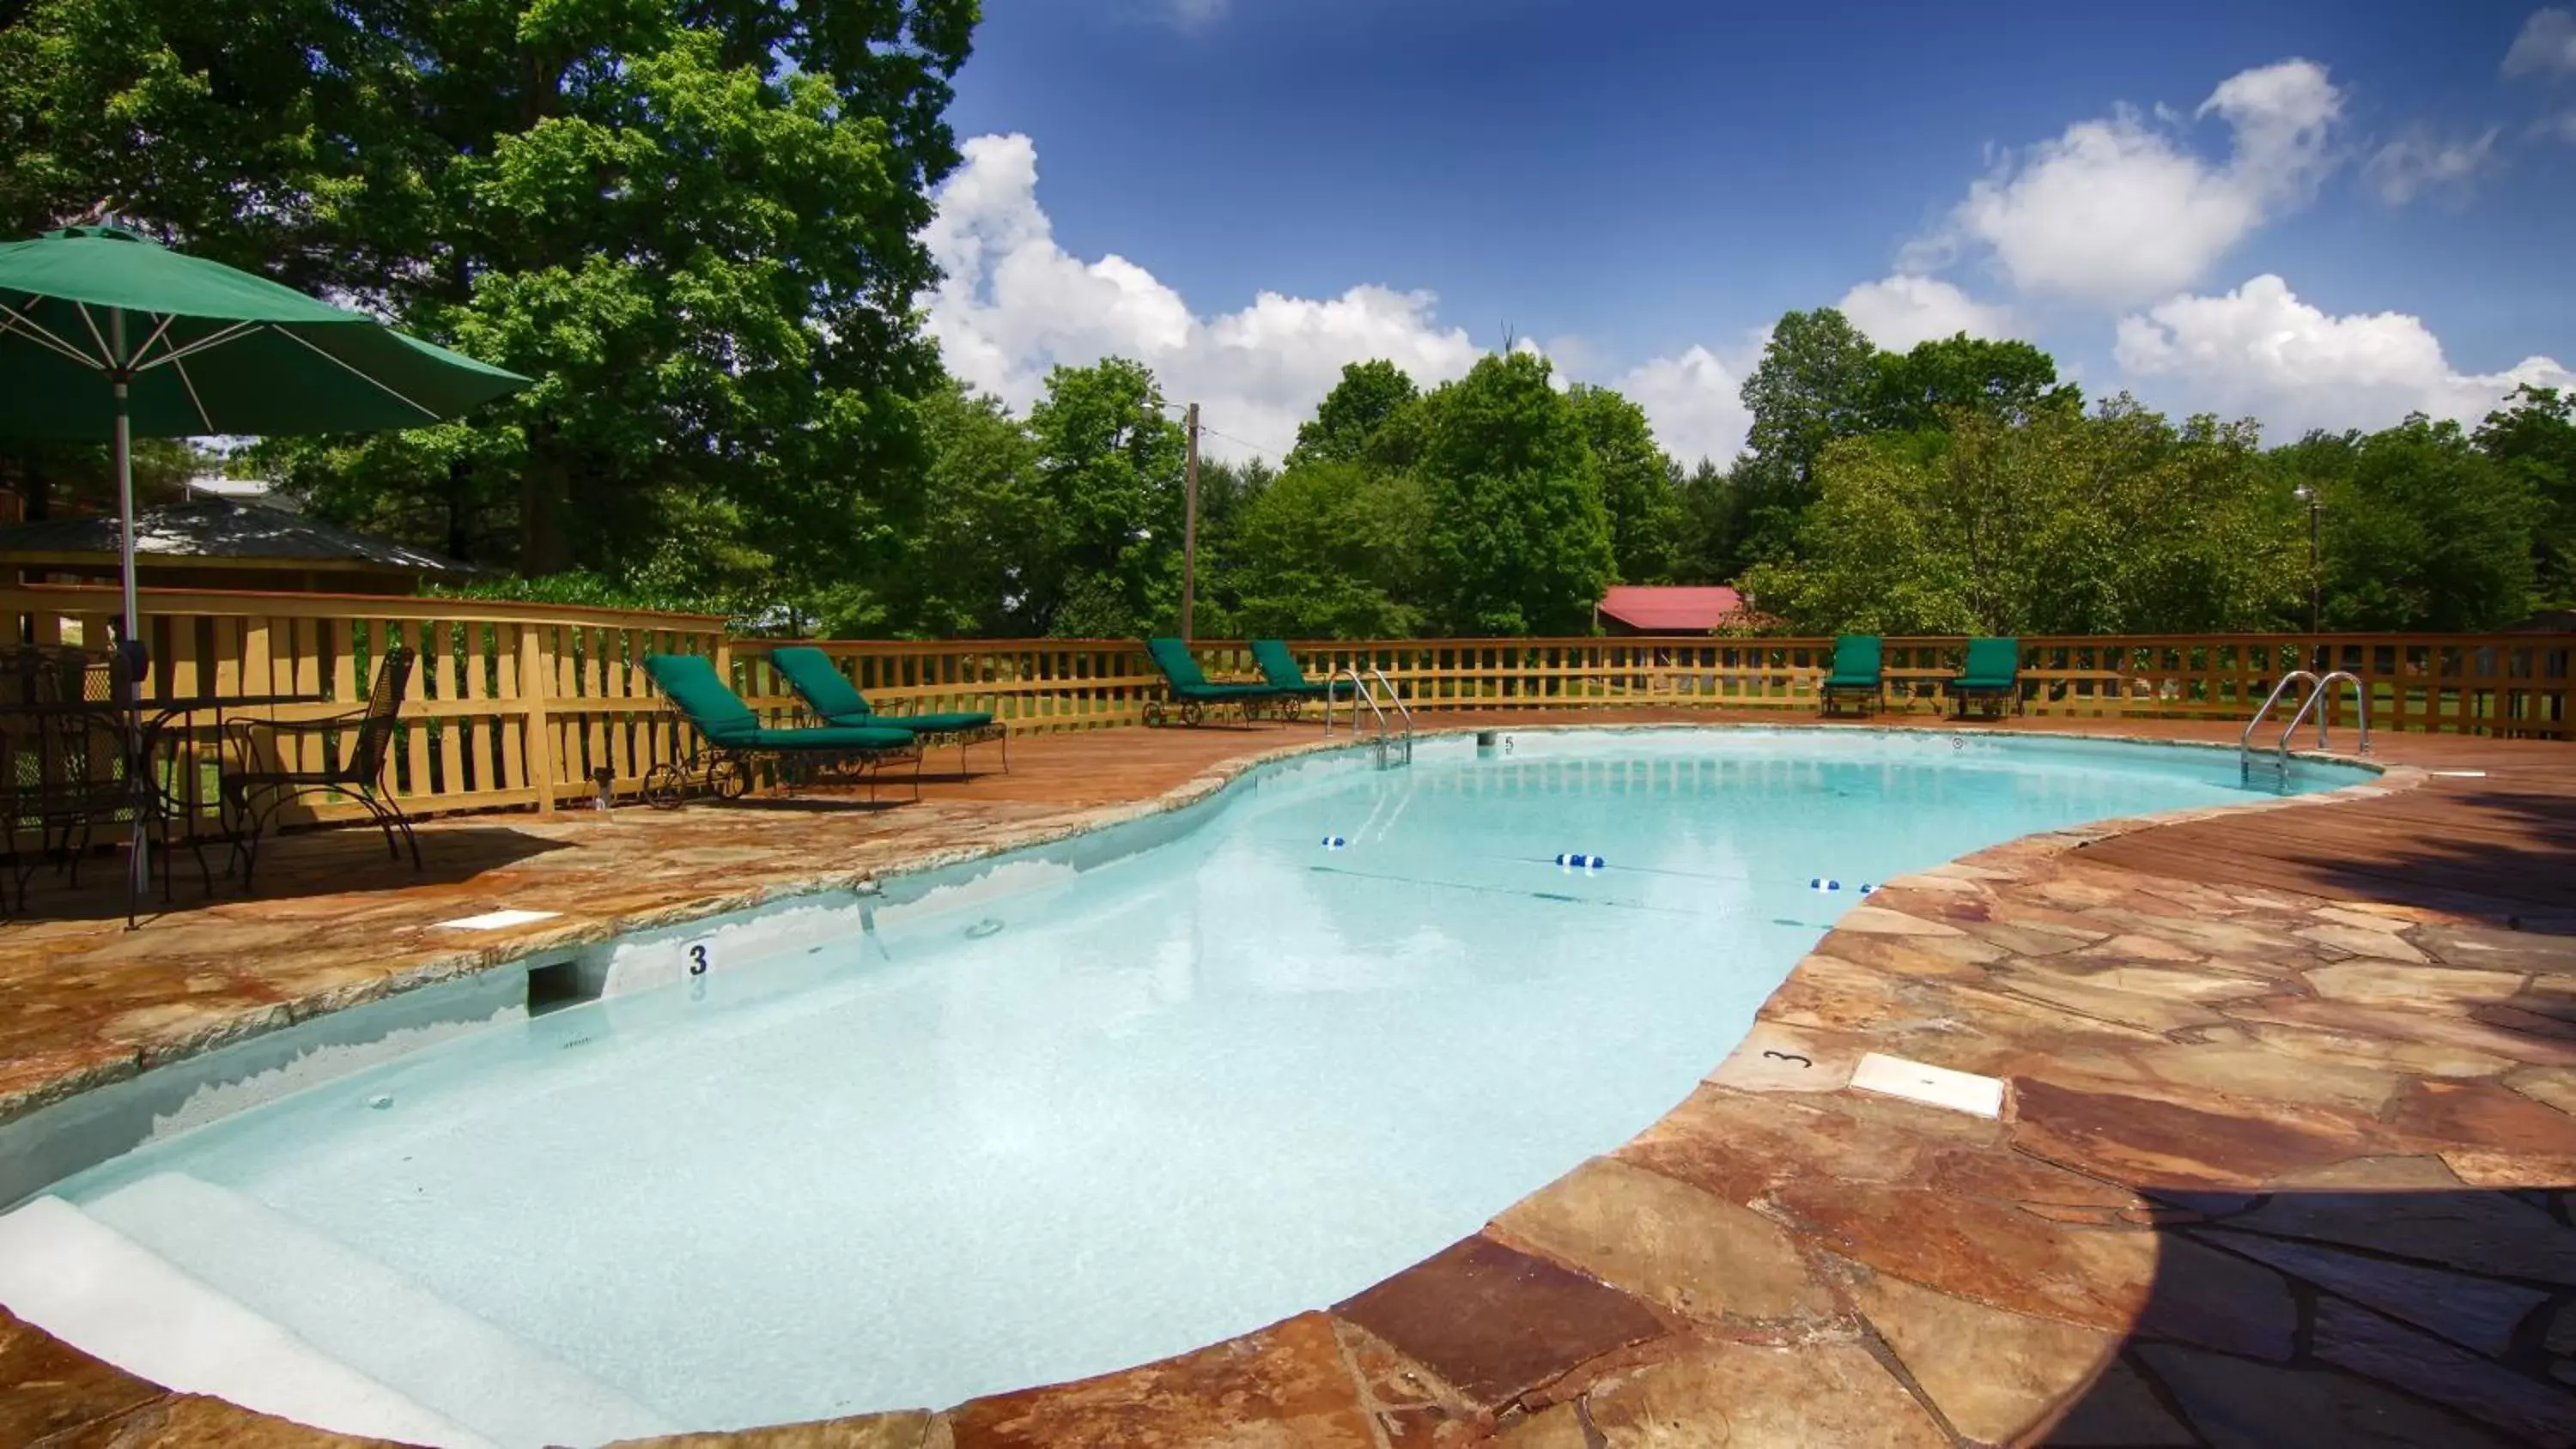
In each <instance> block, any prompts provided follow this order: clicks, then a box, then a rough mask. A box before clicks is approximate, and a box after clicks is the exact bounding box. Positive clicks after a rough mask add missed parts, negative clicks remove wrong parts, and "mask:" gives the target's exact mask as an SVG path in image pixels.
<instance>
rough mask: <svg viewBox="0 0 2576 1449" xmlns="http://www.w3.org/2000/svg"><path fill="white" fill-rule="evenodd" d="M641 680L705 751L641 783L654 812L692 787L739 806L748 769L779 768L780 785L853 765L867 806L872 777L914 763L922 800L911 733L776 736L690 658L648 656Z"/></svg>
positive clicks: (859, 729) (882, 729) (710, 669)
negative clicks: (648, 679)
mask: <svg viewBox="0 0 2576 1449" xmlns="http://www.w3.org/2000/svg"><path fill="white" fill-rule="evenodd" d="M644 672H645V673H647V674H650V675H652V676H653V683H654V684H656V685H658V686H660V688H661V690H662V699H663V702H664V703H665V704H667V705H669V706H670V708H671V709H672V710H674V711H675V712H677V713H678V715H679V716H680V717H681V718H683V719H685V720H687V721H688V722H689V726H690V727H691V728H692V729H694V730H696V731H697V733H698V738H699V740H700V741H702V742H703V745H698V744H693V745H691V746H690V748H689V753H688V754H687V755H686V756H685V757H684V758H682V759H680V760H677V761H672V762H667V763H664V764H659V765H655V766H654V767H653V768H652V769H651V770H650V771H648V772H647V773H646V774H645V776H644V800H645V803H647V804H649V805H652V806H654V807H656V808H658V809H663V810H675V809H678V808H679V804H680V799H681V797H682V796H683V795H684V794H686V793H687V791H688V789H689V787H690V786H691V785H692V784H697V785H701V786H704V787H705V788H706V789H707V790H708V791H709V793H711V794H714V795H715V796H717V797H718V798H720V799H727V800H731V799H738V798H740V797H741V796H742V795H743V794H744V793H746V792H747V791H749V790H750V789H751V766H752V764H753V763H754V762H755V761H758V760H762V759H767V760H771V761H774V762H776V763H777V764H778V765H779V766H780V767H781V768H780V771H779V774H780V778H781V780H782V781H785V780H789V779H792V778H793V775H794V771H793V770H792V769H791V768H790V767H791V766H792V765H794V764H798V763H813V764H822V765H832V764H844V763H854V764H856V765H857V766H858V768H859V772H860V773H861V774H862V775H865V776H867V778H868V798H869V799H871V800H873V799H875V798H876V776H877V775H878V774H880V773H882V772H883V770H884V768H885V766H886V765H888V764H891V763H895V762H899V761H902V760H907V759H908V760H910V761H912V798H914V799H916V800H918V799H920V798H921V741H920V740H919V739H917V738H916V737H915V736H914V735H913V733H912V731H910V730H907V729H897V728H894V727H893V726H890V725H866V726H853V725H821V726H817V727H814V728H810V729H775V728H772V727H770V726H767V725H764V724H762V723H761V722H760V716H759V715H756V714H754V713H752V711H751V706H750V705H747V704H745V703H743V702H742V696H740V695H738V694H736V693H734V692H733V690H732V688H731V687H730V686H728V685H727V684H726V683H725V682H724V681H723V680H722V679H719V678H717V677H716V671H715V666H714V665H712V664H709V663H708V662H707V661H706V660H705V659H704V658H702V657H700V656H698V655H695V654H647V655H645V656H644Z"/></svg>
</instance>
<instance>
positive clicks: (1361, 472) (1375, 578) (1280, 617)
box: [1238, 463, 1431, 639]
mask: <svg viewBox="0 0 2576 1449" xmlns="http://www.w3.org/2000/svg"><path fill="white" fill-rule="evenodd" d="M1430 523H1431V511H1430V500H1429V499H1428V498H1427V497H1426V496H1425V494H1424V490H1423V487H1422V485H1421V483H1420V482H1419V481H1418V480H1416V479H1415V478H1413V477H1412V476H1411V475H1409V474H1404V473H1392V472H1386V471H1383V470H1380V469H1374V468H1369V467H1367V466H1365V465H1362V464H1359V463H1313V464H1302V465H1300V466H1298V467H1294V468H1291V469H1289V470H1288V471H1287V472H1285V473H1282V474H1280V475H1279V477H1278V479H1277V481H1275V482H1273V483H1272V484H1271V485H1270V486H1269V487H1268V488H1267V489H1265V490H1263V491H1262V493H1261V494H1260V495H1259V496H1258V497H1256V498H1254V499H1253V501H1252V504H1251V506H1250V507H1249V508H1248V509H1247V510H1246V512H1245V514H1244V517H1243V520H1242V543H1243V555H1242V563H1241V566H1240V572H1239V587H1240V591H1241V602H1240V605H1239V609H1240V613H1239V615H1238V619H1239V626H1240V627H1241V628H1242V629H1243V630H1244V631H1245V632H1247V633H1251V634H1255V635H1263V636H1275V637H1282V638H1334V639H1370V638H1378V639H1383V638H1390V637H1401V636H1404V635H1407V634H1411V633H1413V632H1414V631H1415V630H1417V629H1418V628H1419V627H1420V626H1421V624H1422V613H1421V611H1420V609H1418V608H1416V607H1415V606H1414V605H1413V604H1411V603H1410V602H1408V600H1409V599H1410V598H1411V597H1413V595H1414V593H1415V591H1416V590H1417V589H1418V588H1419V586H1420V578H1421V571H1422V539H1423V537H1424V535H1425V534H1426V533H1427V532H1428V531H1429V528H1430Z"/></svg>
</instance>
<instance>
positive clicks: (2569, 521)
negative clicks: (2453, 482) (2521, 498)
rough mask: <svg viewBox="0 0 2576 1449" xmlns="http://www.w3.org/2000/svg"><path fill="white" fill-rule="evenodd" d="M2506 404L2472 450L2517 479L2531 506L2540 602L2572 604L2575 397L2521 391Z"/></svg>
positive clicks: (2575, 584) (2575, 600)
mask: <svg viewBox="0 0 2576 1449" xmlns="http://www.w3.org/2000/svg"><path fill="white" fill-rule="evenodd" d="M2510 401H2511V406H2509V407H2505V408H2502V409H2499V410H2497V411H2495V412H2491V413H2489V414H2487V417H2486V421H2485V422H2483V423H2481V424H2479V425H2478V431H2477V436H2476V439H2475V441H2476V443H2477V446H2478V451H2479V452H2481V453H2484V454H2486V455H2487V456H2488V457H2489V458H2492V459H2494V460H2495V461H2496V463H2497V464H2499V465H2500V466H2502V467H2504V468H2505V469H2507V470H2508V471H2510V472H2512V473H2513V474H2515V475H2516V476H2518V477H2520V478H2521V479H2522V480H2523V481H2524V482H2525V483H2526V484H2528V485H2529V486H2530V488H2531V491H2532V495H2533V497H2534V499H2535V500H2536V502H2537V505H2538V513H2537V514H2536V515H2535V517H2534V520H2533V525H2532V565H2533V570H2534V579H2533V588H2534V590H2535V591H2536V593H2537V595H2538V597H2539V599H2540V601H2542V602H2544V603H2547V604H2549V605H2551V606H2554V607H2558V608H2565V607H2568V606H2570V605H2576V392H2568V393H2562V392H2560V391H2558V390H2557V389H2555V388H2546V387H2530V386H2524V387H2520V388H2517V389H2515V390H2514V394H2513V397H2512V398H2511V400H2510Z"/></svg>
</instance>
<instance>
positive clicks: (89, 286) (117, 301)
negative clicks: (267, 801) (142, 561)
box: [0, 226, 528, 870]
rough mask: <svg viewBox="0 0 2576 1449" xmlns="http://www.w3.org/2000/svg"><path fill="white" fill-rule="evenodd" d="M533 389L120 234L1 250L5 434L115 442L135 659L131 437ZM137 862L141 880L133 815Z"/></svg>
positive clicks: (81, 231) (302, 424)
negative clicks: (526, 388)
mask: <svg viewBox="0 0 2576 1449" xmlns="http://www.w3.org/2000/svg"><path fill="white" fill-rule="evenodd" d="M527 383H528V380H527V379H526V378H524V377H521V376H519V375H518V374H517V373H514V372H505V371H503V370H502V369H500V368H497V367H493V366H491V365H490V364H488V363H482V362H477V361H475V360H474V359H473V358H470V357H466V356H464V355H462V354H460V353H454V352H450V351H448V350H447V349H445V348H443V347H434V346H432V345H430V344H429V343H426V342H422V341H420V340H418V339H417V338H412V337H406V336H404V335H403V334H401V333H399V332H396V331H394V330H393V329H392V328H390V327H387V326H385V325H384V324H382V323H380V322H378V321H376V320H375V319H374V318H372V317H367V316H363V315H361V314H359V313H356V312H350V311H344V310H343V309H341V308H338V307H334V306H332V305H330V304H329V303H327V302H320V301H316V300H314V299H313V298H311V297H307V296H305V295H304V294H303V293H301V292H298V291H295V290H293V289H292V288H288V287H281V286H279V285H278V284H276V283H275V282H271V281H267V280H265V279H263V278H260V277H254V276H252V275H251V274H249V273H248V272H243V271H237V270H235V269H233V268H231V267H227V266H224V265H222V264H221V263H219V262H210V261H207V260H205V259H204V258H202V257H191V256H186V255H183V254H181V253H179V252H174V251H171V250H169V249H168V248H166V247H161V246H157V245H155V244H153V243H151V242H149V241H146V240H144V239H143V238H142V237H139V236H136V235H135V234H134V233H132V232H130V231H124V230H121V229H119V228H116V227H108V226H75V227H65V228H64V229H62V230H60V231H54V232H48V233H46V234H45V235H43V236H41V237H38V238H36V239H35V240H33V241H22V242H9V243H5V244H0V436H17V437H31V438H87V439H95V440H99V441H104V442H109V443H111V444H113V446H114V449H115V454H116V504H117V516H118V522H119V525H120V526H119V530H118V531H119V534H120V536H121V537H122V539H123V548H122V552H123V562H124V584H125V599H124V605H125V638H126V640H127V647H131V645H132V641H134V640H136V639H139V638H140V637H141V633H140V628H139V626H140V622H141V621H140V620H139V618H138V617H137V611H136V607H135V597H134V460H133V449H132V438H133V436H134V435H135V434H137V433H140V434H142V435H144V436H146V437H164V438H168V437H187V436H192V435H200V434H260V433H348V432H370V431H374V430H377V429H382V428H407V427H417V426H419V425H421V424H423V423H434V422H438V421H441V420H443V419H447V418H452V417H455V416H456V415H458V414H460V413H463V412H465V411H467V410H469V409H471V408H473V407H475V406H477V405H479V404H481V403H485V402H489V401H490V400H492V399H493V398H496V397H500V396H502V395H503V394H505V393H509V392H512V391H515V390H517V389H519V388H522V387H525V386H527ZM133 858H134V860H135V861H136V862H138V867H137V868H138V870H139V869H140V868H141V867H140V865H139V863H140V862H141V861H142V859H143V826H142V822H141V820H140V819H139V818H138V819H137V821H136V823H135V841H134V857H133Z"/></svg>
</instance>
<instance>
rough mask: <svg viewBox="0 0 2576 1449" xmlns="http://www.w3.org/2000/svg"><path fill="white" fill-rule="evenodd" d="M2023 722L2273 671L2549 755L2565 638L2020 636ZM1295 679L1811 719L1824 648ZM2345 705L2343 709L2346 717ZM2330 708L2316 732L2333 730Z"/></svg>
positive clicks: (1675, 645) (1323, 664) (1921, 681)
mask: <svg viewBox="0 0 2576 1449" xmlns="http://www.w3.org/2000/svg"><path fill="white" fill-rule="evenodd" d="M2020 642H2021V680H2022V689H2023V696H2024V697H2023V702H2022V705H2021V708H2022V710H2023V712H2024V713H2027V714H2032V715H2039V716H2056V717H2089V718H2116V717H2131V718H2162V719H2173V718H2211V719H2231V720H2242V719H2246V718H2249V717H2251V716H2252V714H2253V712H2254V710H2255V709H2256V708H2258V707H2259V706H2260V705H2261V704H2262V702H2263V698H2264V696H2265V695H2266V694H2268V693H2269V692H2270V691H2271V688H2272V686H2273V684H2274V683H2275V682H2277V681H2278V680H2279V679H2280V677H2281V675H2282V673H2283V672H2284V671H2286V670H2289V669H2298V668H2311V669H2316V670H2318V671H2319V672H2323V671H2324V670H2325V669H2342V670H2347V671H2349V672H2351V673H2352V674H2354V675H2355V676H2356V677H2358V678H2359V679H2360V680H2361V681H2362V684H2363V687H2364V688H2365V689H2366V690H2367V691H2368V695H2369V700H2370V723H2371V727H2372V728H2373V729H2388V730H2443V731H2454V732H2469V733H2480V734H2504V735H2518V736H2533V737H2539V738H2546V739H2566V738H2569V737H2570V735H2571V733H2576V719H2571V716H2570V711H2569V705H2568V700H2569V695H2570V693H2571V692H2576V678H2571V667H2570V666H2571V657H2576V638H2571V637H2569V636H2565V635H2546V634H2541V635H2535V634H2482V635H2465V634H2463V635H2421V634H2419V635H2360V634H2329V635H2287V634H2284V635H2153V636H2145V635H2138V636H2126V637H2119V638H2102V637H2094V636H2070V637H2051V636H2032V637H2026V638H2024V639H2022V640H2021V641H2020ZM1966 647H1967V641H1966V640H1965V639H1959V638H1890V639H1888V640H1886V641H1885V651H1884V657H1885V666H1886V668H1885V673H1886V679H1887V708H1888V709H1890V710H1903V711H1913V712H1931V711H1935V710H1938V709H1940V708H1941V707H1942V703H1943V702H1942V699H1941V694H1940V682H1941V681H1942V680H1944V679H1947V678H1949V677H1950V676H1952V675H1954V674H1955V673H1957V672H1958V670H1959V667H1960V665H1961V662H1962V657H1963V656H1964V654H1965V652H1966ZM1292 648H1293V650H1294V652H1295V653H1296V654H1297V656H1298V660H1299V662H1300V663H1301V664H1302V665H1304V667H1305V669H1306V671H1307V673H1308V674H1309V675H1312V676H1316V677H1322V676H1324V675H1326V674H1330V673H1334V672H1338V671H1339V670H1340V669H1342V668H1343V667H1345V666H1347V665H1351V664H1358V665H1360V666H1361V667H1362V668H1363V669H1365V668H1368V667H1370V666H1375V667H1377V668H1380V669H1383V670H1385V671H1386V673H1387V676H1388V677H1389V678H1390V679H1393V680H1395V681H1397V682H1398V683H1399V684H1401V685H1402V686H1403V688H1404V692H1405V697H1406V699H1407V700H1408V702H1410V703H1411V704H1412V705H1413V707H1414V708H1416V709H1444V708H1473V709H1496V708H1514V707H1528V708H1565V707H1586V706H1615V705H1652V706H1658V707H1668V708H1691V707H1706V708H1721V709H1779V710H1798V711H1812V710H1814V709H1815V708H1816V707H1817V694H1816V686H1817V684H1818V682H1820V681H1821V680H1822V679H1823V678H1824V677H1825V676H1826V675H1827V674H1828V673H1830V672H1831V667H1832V663H1833V641H1832V640H1831V639H1823V638H1811V639H1797V638H1768V639H1713V638H1704V637H1686V638H1633V639H1417V640H1400V641H1396V640H1390V641H1373V642H1362V643H1329V644H1300V645H1295V646H1292ZM1200 656H1201V658H1202V659H1203V660H1205V661H1207V662H1208V664H1209V666H1210V667H1211V669H1212V670H1213V669H1216V668H1218V667H1228V668H1238V669H1241V670H1243V671H1245V672H1249V656H1248V654H1246V653H1244V652H1243V651H1242V649H1241V648H1240V646H1236V645H1231V644H1218V645H1202V646H1201V647H1200ZM2348 699H2349V696H2348V695H2347V696H2345V700H2347V701H2348ZM2350 715H2351V711H2350V709H2349V707H2348V704H2347V703H2346V702H2344V701H2338V702H2337V703H2336V705H2335V709H2334V713H2333V714H2332V715H2331V716H2330V718H2331V719H2332V720H2333V721H2334V722H2336V723H2338V724H2342V725H2346V726H2348V725H2349V724H2350V722H2351V721H2350Z"/></svg>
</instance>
